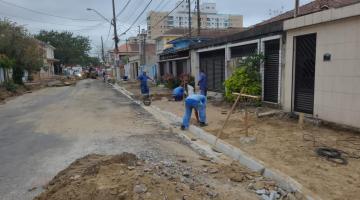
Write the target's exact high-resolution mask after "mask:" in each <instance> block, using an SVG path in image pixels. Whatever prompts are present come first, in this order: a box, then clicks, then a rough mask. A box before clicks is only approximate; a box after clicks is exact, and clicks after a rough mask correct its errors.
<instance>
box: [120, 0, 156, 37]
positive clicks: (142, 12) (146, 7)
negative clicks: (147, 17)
mask: <svg viewBox="0 0 360 200" xmlns="http://www.w3.org/2000/svg"><path fill="white" fill-rule="evenodd" d="M152 1H153V0H150V1H149V3H148V4H147V5H146V6H145V8H144V9H143V10H142V11H141V13H140V14H139V15H138V16H137V18H136V19H135V21H134V22H133V23H132V24H131V25H130V27H129V28H128V29H126V31H124V32H123V33H122V34H125V33H126V32H128V31H129V30H130V29H131V28H132V27H133V26H134V25H135V23H136V22H137V21H138V20H139V18H140V17H141V16H142V15H143V14H144V12H145V11H146V9H148V7H149V6H150V4H151V2H152Z"/></svg>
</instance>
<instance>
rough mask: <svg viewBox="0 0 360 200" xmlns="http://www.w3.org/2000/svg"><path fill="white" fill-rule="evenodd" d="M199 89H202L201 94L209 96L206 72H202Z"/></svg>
mask: <svg viewBox="0 0 360 200" xmlns="http://www.w3.org/2000/svg"><path fill="white" fill-rule="evenodd" d="M199 87H200V94H202V95H204V96H207V77H206V74H205V73H204V72H200V77H199Z"/></svg>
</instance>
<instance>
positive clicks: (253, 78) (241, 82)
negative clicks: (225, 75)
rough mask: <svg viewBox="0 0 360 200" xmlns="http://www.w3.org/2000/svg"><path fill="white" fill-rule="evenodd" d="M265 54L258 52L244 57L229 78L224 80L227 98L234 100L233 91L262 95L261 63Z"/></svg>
mask: <svg viewBox="0 0 360 200" xmlns="http://www.w3.org/2000/svg"><path fill="white" fill-rule="evenodd" d="M262 61H263V56H262V55H259V54H256V55H253V56H249V57H247V58H245V59H242V60H240V61H239V63H238V64H237V68H236V69H235V71H234V73H233V74H232V75H231V77H230V78H229V79H227V80H226V81H225V82H224V85H225V99H226V100H227V101H234V96H233V95H232V93H233V92H242V93H246V94H250V95H261V75H260V65H261V63H262Z"/></svg>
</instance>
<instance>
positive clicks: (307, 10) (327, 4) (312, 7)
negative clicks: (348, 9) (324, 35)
mask: <svg viewBox="0 0 360 200" xmlns="http://www.w3.org/2000/svg"><path fill="white" fill-rule="evenodd" d="M359 2H360V0H315V1H312V2H310V3H308V4H305V5H303V6H300V7H299V15H298V16H302V15H308V14H311V13H315V12H319V11H322V10H325V9H329V8H340V7H344V6H347V5H351V4H354V3H359ZM294 10H295V9H293V10H290V11H287V12H285V13H283V14H281V15H278V16H276V17H273V18H271V19H268V20H265V21H263V22H261V23H259V24H256V25H255V26H259V25H264V24H268V23H271V22H275V21H283V20H286V19H290V18H293V17H294Z"/></svg>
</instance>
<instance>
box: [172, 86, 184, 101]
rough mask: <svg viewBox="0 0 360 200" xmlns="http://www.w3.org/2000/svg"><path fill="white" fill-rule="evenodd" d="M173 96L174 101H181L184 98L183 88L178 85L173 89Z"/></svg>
mask: <svg viewBox="0 0 360 200" xmlns="http://www.w3.org/2000/svg"><path fill="white" fill-rule="evenodd" d="M173 98H174V100H175V101H182V100H183V98H184V88H183V87H181V86H179V87H177V88H175V89H174V90H173Z"/></svg>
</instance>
